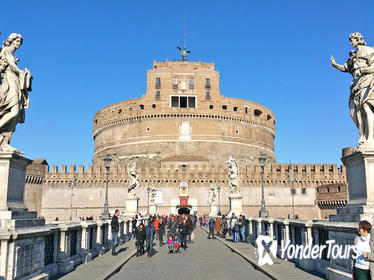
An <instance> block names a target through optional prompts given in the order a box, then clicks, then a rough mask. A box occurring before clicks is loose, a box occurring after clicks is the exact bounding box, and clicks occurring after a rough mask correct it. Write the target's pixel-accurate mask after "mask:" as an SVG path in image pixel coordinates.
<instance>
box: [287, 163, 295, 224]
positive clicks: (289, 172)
mask: <svg viewBox="0 0 374 280" xmlns="http://www.w3.org/2000/svg"><path fill="white" fill-rule="evenodd" d="M293 182H295V179H294V178H292V177H291V163H290V167H289V170H288V183H291V197H292V219H295V199H294V194H295V193H294V192H295V191H294V188H293Z"/></svg>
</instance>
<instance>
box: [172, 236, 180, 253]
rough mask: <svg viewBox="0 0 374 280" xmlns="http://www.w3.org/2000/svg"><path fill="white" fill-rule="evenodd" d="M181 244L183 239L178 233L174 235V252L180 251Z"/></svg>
mask: <svg viewBox="0 0 374 280" xmlns="http://www.w3.org/2000/svg"><path fill="white" fill-rule="evenodd" d="M180 246H181V241H180V239H179V238H178V235H175V236H174V252H175V253H179V247H180Z"/></svg>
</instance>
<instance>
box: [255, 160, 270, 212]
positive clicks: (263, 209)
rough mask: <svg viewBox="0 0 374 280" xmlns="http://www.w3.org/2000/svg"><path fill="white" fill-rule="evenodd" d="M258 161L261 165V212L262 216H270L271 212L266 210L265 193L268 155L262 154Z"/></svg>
mask: <svg viewBox="0 0 374 280" xmlns="http://www.w3.org/2000/svg"><path fill="white" fill-rule="evenodd" d="M258 161H259V163H260V166H261V191H262V193H261V210H260V213H259V216H260V218H268V217H269V212H268V211H267V210H266V207H265V193H264V167H265V163H266V156H265V155H264V154H261V156H260V157H259V158H258Z"/></svg>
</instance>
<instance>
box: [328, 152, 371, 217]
mask: <svg viewBox="0 0 374 280" xmlns="http://www.w3.org/2000/svg"><path fill="white" fill-rule="evenodd" d="M357 150H359V151H357V152H354V153H352V154H349V155H346V156H343V158H342V161H343V163H344V165H345V167H346V170H347V182H348V193H349V200H348V204H347V206H346V207H344V208H338V209H337V215H330V217H329V220H330V221H335V222H359V221H361V220H368V221H369V222H370V223H373V222H374V147H370V148H366V149H365V148H364V146H361V147H359V148H358V149H357Z"/></svg>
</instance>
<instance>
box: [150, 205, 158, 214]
mask: <svg viewBox="0 0 374 280" xmlns="http://www.w3.org/2000/svg"><path fill="white" fill-rule="evenodd" d="M156 211H157V206H156V205H150V206H149V214H150V215H154V214H156Z"/></svg>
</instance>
